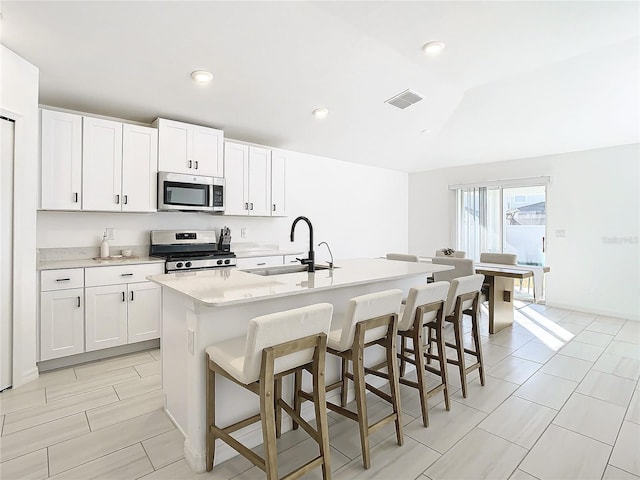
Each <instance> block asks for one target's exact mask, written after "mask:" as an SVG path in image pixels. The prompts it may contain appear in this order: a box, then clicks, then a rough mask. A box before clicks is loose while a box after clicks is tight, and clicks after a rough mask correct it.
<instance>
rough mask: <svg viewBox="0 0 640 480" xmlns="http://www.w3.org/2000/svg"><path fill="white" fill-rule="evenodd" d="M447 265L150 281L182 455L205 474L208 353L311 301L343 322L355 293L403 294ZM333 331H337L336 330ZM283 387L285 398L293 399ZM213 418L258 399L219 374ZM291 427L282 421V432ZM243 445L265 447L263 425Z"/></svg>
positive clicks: (359, 262)
mask: <svg viewBox="0 0 640 480" xmlns="http://www.w3.org/2000/svg"><path fill="white" fill-rule="evenodd" d="M451 268H453V267H450V266H448V265H434V264H429V263H413V262H398V261H390V260H386V259H380V258H376V259H352V260H343V261H339V262H337V264H336V266H335V268H334V269H322V270H317V271H315V272H313V273H308V272H306V271H302V272H292V273H282V272H283V271H284V272H287V270H284V269H280V270H278V269H263V270H262V271H255V273H250V272H245V271H241V270H238V269H235V268H221V269H215V270H206V271H195V272H194V271H191V272H180V273H172V274H163V275H153V276H150V277H148V278H149V280H151V281H153V282H156V283H158V284H160V285H161V286H162V340H161V352H162V388H163V392H164V394H165V409H166V411H167V413H168V414H169V415H170V417H171V418H172V419H173V421H174V422H175V423H176V425H177V426H178V428H179V429H180V430H181V431H182V432H183V434H184V435H185V437H186V439H185V443H184V455H185V458H186V460H187V462H188V463H189V464H190V466H191V468H192V469H193V470H194V471H196V472H203V471H204V470H205V429H206V428H205V380H206V365H207V364H206V354H205V349H206V348H207V347H208V346H209V345H211V344H213V343H218V342H222V341H224V340H228V339H230V338H234V337H238V336H241V335H245V334H246V332H247V326H248V323H249V320H251V319H252V318H254V317H257V316H260V315H265V314H269V313H274V312H278V311H282V310H288V309H291V308H297V307H302V306H305V305H311V304H314V303H320V302H328V303H331V304H333V306H334V318H335V319H340V318H341V317H342V314H343V313H344V311H345V309H346V305H347V301H348V300H349V299H350V298H352V297H355V296H357V295H364V294H366V293H371V292H376V291H381V290H386V289H390V288H400V289H402V290H403V291H404V293H405V294H406V293H407V292H408V290H409V288H411V287H412V286H418V285H423V284H424V283H425V282H426V281H427V277H428V276H430V275H431V274H432V273H433V272H438V271H443V270H449V269H451ZM334 328H335V327H334ZM338 371H339V360H338V359H337V358H333V357H331V356H329V357H328V358H327V368H326V372H327V383H329V382H330V381H332V380H333V379H336V378H337V376H338ZM290 390H291V386H290V384H287V383H284V392H283V393H284V395H288V394H289V393H290ZM216 406H217V408H216V419H217V421H218V423H219V424H220V425H227V424H231V423H233V422H236V421H238V420H240V419H242V418H244V417H246V416H248V415H250V414H252V413H256V412H257V411H258V402H256V399H255V396H254V395H252V394H251V393H249V392H246V391H245V390H244V389H242V388H241V387H239V386H237V385H234V384H233V383H232V382H229V381H227V380H225V379H224V378H221V377H220V376H218V378H217V379H216ZM289 428H290V424H288V423H286V422H285V423H283V431H286V430H288V429H289ZM237 438H238V439H239V440H240V441H242V442H243V443H245V444H246V445H251V446H252V445H258V444H260V443H262V434H261V431H260V425H259V424H254V425H251V426H249V427H246V428H245V429H242V430H239V431H238V432H237ZM234 455H236V452H235V450H233V449H231V448H230V447H229V446H228V445H226V444H223V443H220V444H219V445H218V444H217V445H216V458H215V463H216V464H217V463H220V462H222V461H224V460H226V459H228V458H230V457H232V456H234Z"/></svg>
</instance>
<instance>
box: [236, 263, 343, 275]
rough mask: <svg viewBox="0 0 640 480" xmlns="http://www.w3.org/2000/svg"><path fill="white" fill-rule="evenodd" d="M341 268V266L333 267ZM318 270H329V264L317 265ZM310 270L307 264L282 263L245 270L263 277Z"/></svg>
mask: <svg viewBox="0 0 640 480" xmlns="http://www.w3.org/2000/svg"><path fill="white" fill-rule="evenodd" d="M333 268H339V267H333ZM315 269H316V271H318V270H329V265H315ZM307 270H308V268H307V266H306V265H282V266H277V267H266V268H260V269H256V270H244V271H245V272H248V273H255V274H256V275H262V276H263V277H268V276H271V275H284V274H285V273H299V272H306V271H307Z"/></svg>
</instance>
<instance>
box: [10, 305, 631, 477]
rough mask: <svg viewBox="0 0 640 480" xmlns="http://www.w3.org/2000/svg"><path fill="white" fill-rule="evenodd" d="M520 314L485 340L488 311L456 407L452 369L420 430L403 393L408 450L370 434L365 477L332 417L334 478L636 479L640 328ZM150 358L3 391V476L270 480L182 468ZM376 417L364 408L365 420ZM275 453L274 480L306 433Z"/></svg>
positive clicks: (354, 446)
mask: <svg viewBox="0 0 640 480" xmlns="http://www.w3.org/2000/svg"><path fill="white" fill-rule="evenodd" d="M519 307H520V308H519V309H518V310H517V312H516V323H515V324H514V326H513V327H512V328H510V329H508V330H506V331H503V332H501V333H499V334H496V335H492V336H489V335H488V326H487V323H488V322H487V319H486V312H484V314H483V320H482V334H483V337H482V340H483V352H484V354H485V361H486V368H487V381H486V385H485V386H484V387H482V386H480V384H479V382H478V380H477V374H476V373H474V374H472V375H471V377H472V378H473V380H472V381H471V383H470V389H469V395H468V398H466V399H464V398H462V395H461V392H460V390H459V383H460V382H459V378H458V376H457V372H456V371H455V370H453V369H454V368H455V367H453V366H452V367H451V371H450V376H449V378H450V380H451V384H452V388H451V389H452V408H451V411H450V412H446V411H445V410H444V405H443V402H442V401H441V399H440V398H433V399H431V403H430V426H429V428H424V427H423V426H422V420H421V418H420V410H419V405H418V400H417V394H416V392H415V390H413V389H410V388H408V387H402V389H401V390H402V409H403V423H404V425H405V427H404V431H405V442H404V446H402V447H398V446H397V445H396V443H395V439H394V437H395V436H394V433H393V426H392V425H388V426H387V427H385V429H382V430H380V431H378V432H376V434H375V435H374V436H373V437H372V439H371V446H372V468H371V469H370V470H364V469H363V468H362V464H361V460H360V446H359V440H358V432H357V427H356V424H355V423H353V422H351V421H349V420H346V419H343V418H341V417H338V416H335V415H334V414H330V421H329V423H330V431H329V434H330V442H331V447H332V448H331V464H332V470H333V478H334V479H337V480H340V479H349V480H351V479H360V478H362V479H365V478H376V479H390V480H391V479H394V480H395V479H408V480H414V479H420V480H428V479H432V480H441V479H466V478H468V479H482V478H495V479H514V480H518V479H536V478H537V479H545V480H546V479H572V478H573V479H590V478H594V479H640V387H639V384H638V379H639V377H640V323H639V322H632V321H624V320H620V319H616V318H608V317H602V316H595V315H588V314H583V313H579V312H573V311H567V310H560V309H554V308H546V307H544V306H541V305H526V304H521V305H519ZM465 328H466V330H467V335H466V341H470V336H469V335H468V328H469V326H468V325H466V326H465ZM159 355H160V352H159V351H157V350H153V351H148V352H142V353H136V354H131V355H126V356H122V357H118V358H114V359H110V360H104V361H99V362H94V363H91V364H86V365H82V366H78V367H75V368H68V369H63V370H59V371H55V372H50V373H45V374H43V375H41V376H40V378H39V379H38V380H36V381H35V382H32V383H30V384H28V385H26V386H23V387H21V388H19V389H17V390H15V391H12V390H9V391H6V392H3V393H1V394H0V428H1V429H2V436H1V437H0V461H1V463H0V477H1V478H2V479H3V480H9V479H21V480H22V479H32V480H39V479H45V478H55V479H83V480H84V479H90V478H105V479H137V478H144V479H146V480H151V479H167V480H169V479H196V478H197V479H205V478H211V479H231V478H233V479H236V480H247V479H263V478H265V477H264V474H263V473H262V472H261V471H260V470H258V469H257V468H256V467H253V466H252V465H251V464H250V463H249V462H248V461H247V460H245V459H243V458H241V457H236V458H233V459H231V460H229V461H227V462H225V463H223V464H221V465H218V466H216V467H215V468H214V471H213V472H211V473H210V474H202V475H195V474H193V473H192V472H191V471H190V470H189V467H188V466H187V465H186V463H185V461H184V459H183V453H182V443H183V438H182V436H181V434H180V432H179V431H178V430H176V428H175V427H174V425H173V424H172V423H171V421H170V420H169V418H168V417H167V415H166V414H165V413H164V412H163V410H162V394H161V390H160V388H161V385H160V362H159ZM385 408H386V406H385V405H384V404H383V403H382V402H380V401H379V400H377V399H376V398H375V397H373V398H369V413H370V415H371V416H376V415H382V414H384V413H385ZM279 449H280V454H279V465H280V471H281V472H287V471H288V470H289V469H291V468H292V466H293V465H296V464H299V462H300V461H303V460H304V458H305V457H311V456H313V455H315V452H316V450H315V447H314V444H313V442H312V441H311V440H310V439H309V438H308V437H306V435H305V434H304V433H303V432H301V431H295V432H288V433H286V434H284V435H283V437H282V438H281V439H280V440H279ZM257 450H258V451H259V450H260V447H258V448H257ZM307 478H321V475H320V471H319V470H316V471H315V472H312V473H311V474H309V475H308V476H307Z"/></svg>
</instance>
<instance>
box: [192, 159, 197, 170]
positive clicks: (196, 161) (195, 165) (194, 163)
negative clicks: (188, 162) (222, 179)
mask: <svg viewBox="0 0 640 480" xmlns="http://www.w3.org/2000/svg"><path fill="white" fill-rule="evenodd" d="M193 163H194V164H195V166H196V170H197V169H198V160H196V161H195V162H193Z"/></svg>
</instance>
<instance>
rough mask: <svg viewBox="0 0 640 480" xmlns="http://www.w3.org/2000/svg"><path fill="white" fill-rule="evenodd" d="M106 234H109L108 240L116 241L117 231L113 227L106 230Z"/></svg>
mask: <svg viewBox="0 0 640 480" xmlns="http://www.w3.org/2000/svg"><path fill="white" fill-rule="evenodd" d="M105 233H106V234H107V240H115V239H116V229H115V228H113V227H107V228H106V229H105Z"/></svg>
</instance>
